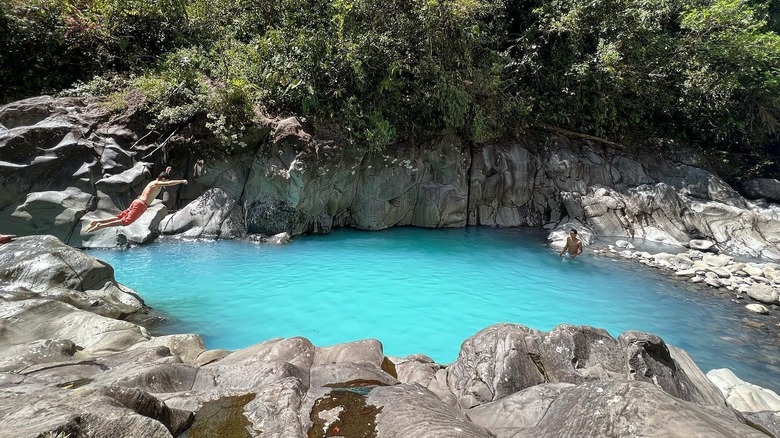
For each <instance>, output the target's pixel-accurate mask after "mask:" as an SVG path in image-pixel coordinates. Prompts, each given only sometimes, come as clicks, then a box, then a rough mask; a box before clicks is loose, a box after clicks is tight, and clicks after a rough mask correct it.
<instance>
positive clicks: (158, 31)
mask: <svg viewBox="0 0 780 438" xmlns="http://www.w3.org/2000/svg"><path fill="white" fill-rule="evenodd" d="M0 7H2V9H0V48H2V49H3V50H0V100H3V101H7V100H10V99H13V98H17V97H21V96H26V95H31V94H37V93H42V92H51V91H57V90H61V89H63V88H65V87H72V88H71V89H70V91H69V92H70V93H87V94H101V93H104V94H108V95H109V96H111V97H110V105H111V106H112V107H116V106H117V105H119V104H120V103H121V102H127V103H128V104H133V105H140V107H141V108H142V109H143V110H145V111H147V112H148V113H149V114H150V115H151V116H152V118H153V120H154V121H155V123H154V128H155V129H159V130H162V131H165V132H169V131H172V130H175V129H177V127H180V126H183V125H186V124H188V123H192V122H193V121H196V120H197V121H198V123H204V120H205V125H206V127H208V128H209V129H211V131H212V133H214V134H215V136H216V137H217V138H218V139H220V140H221V141H222V142H223V144H225V145H234V146H235V145H240V143H241V141H242V140H241V138H242V132H243V131H244V128H245V127H246V126H247V124H248V123H251V122H252V120H253V117H254V116H255V114H257V113H260V112H266V113H270V114H295V115H299V116H302V117H305V118H306V120H307V121H308V122H309V124H310V125H311V126H313V127H315V129H316V127H317V126H325V125H328V126H329V125H333V124H336V125H339V126H341V127H342V128H343V130H342V132H344V133H346V134H345V135H346V136H347V140H349V141H351V142H352V143H353V144H354V145H358V146H364V147H366V148H369V149H371V150H380V149H382V148H384V147H387V146H388V145H391V144H392V143H394V142H398V141H402V140H405V139H416V138H420V137H423V136H427V135H432V134H437V133H440V132H451V133H455V134H457V135H459V136H460V137H461V138H463V139H464V140H466V141H473V142H488V141H492V140H494V139H496V138H499V137H501V136H506V135H520V134H521V133H522V130H523V129H525V128H527V127H529V126H534V125H540V124H541V125H555V126H557V127H560V128H565V129H568V130H573V131H579V132H582V133H586V134H590V135H596V136H602V137H607V138H610V139H613V140H620V139H632V138H633V139H636V138H638V139H644V138H647V137H650V136H661V137H666V138H673V139H678V140H684V141H687V142H692V143H694V144H698V145H701V146H702V148H703V149H705V150H709V151H711V152H712V156H714V157H717V158H718V160H719V161H720V162H722V163H723V164H724V165H726V164H728V166H729V168H731V169H733V171H734V174H735V175H737V174H739V172H742V171H751V172H756V173H765V174H766V173H768V172H771V169H772V168H773V167H778V166H775V164H776V156H777V155H780V151H778V148H780V146H778V145H780V138H779V137H778V131H780V122H778V120H780V101H779V99H780V78H779V76H780V37H778V35H777V33H775V31H776V30H777V29H778V26H779V25H778V23H779V21H778V20H779V18H778V15H777V12H778V7H780V6H778V2H768V1H766V0H601V1H592V0H555V1H553V0H382V1H380V0H277V1H275V2H271V1H257V0H0ZM95 77H98V79H94V78H95ZM101 77H102V78H103V79H99V78H101ZM74 83H75V84H76V85H75V86H72V85H71V84H74ZM724 168H725V167H724Z"/></svg>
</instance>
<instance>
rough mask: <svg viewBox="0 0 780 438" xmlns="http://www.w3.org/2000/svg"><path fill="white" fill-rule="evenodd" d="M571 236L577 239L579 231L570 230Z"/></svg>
mask: <svg viewBox="0 0 780 438" xmlns="http://www.w3.org/2000/svg"><path fill="white" fill-rule="evenodd" d="M569 235H571V237H577V230H575V229H574V228H572V229H571V230H569Z"/></svg>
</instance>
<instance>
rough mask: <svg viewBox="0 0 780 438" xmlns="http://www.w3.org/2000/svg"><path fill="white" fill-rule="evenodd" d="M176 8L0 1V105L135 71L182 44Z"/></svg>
mask: <svg viewBox="0 0 780 438" xmlns="http://www.w3.org/2000/svg"><path fill="white" fill-rule="evenodd" d="M183 5H184V0H181V1H179V0H150V1H146V0H0V102H2V101H8V100H12V99H14V98H19V97H25V96H28V95H31V94H39V93H50V92H55V91H58V90H61V89H63V88H65V87H68V86H70V85H71V84H72V83H74V82H76V81H79V80H80V81H82V82H86V81H89V80H90V79H91V78H92V77H93V76H94V75H96V74H106V73H110V72H112V71H113V72H129V71H139V72H140V71H143V70H144V69H146V68H148V67H150V66H154V65H155V64H156V63H157V62H158V61H159V60H160V55H161V54H162V53H165V52H167V51H168V50H170V49H171V48H173V47H175V46H176V45H177V44H183V43H185V41H186V40H185V39H184V38H183V34H182V31H183V30H185V29H186V28H187V26H186V16H185V15H184V12H185V10H184V9H183V7H182V6H183Z"/></svg>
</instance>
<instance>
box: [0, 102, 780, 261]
mask: <svg viewBox="0 0 780 438" xmlns="http://www.w3.org/2000/svg"><path fill="white" fill-rule="evenodd" d="M146 138H148V136H147V133H145V132H134V131H133V130H131V129H130V128H129V127H127V126H124V125H123V124H122V123H121V122H119V121H116V120H113V121H112V120H111V119H110V118H109V117H108V115H107V114H105V111H103V110H102V109H101V106H100V105H99V104H98V103H96V102H91V101H86V100H79V99H53V98H47V97H40V98H34V99H29V100H25V101H20V102H16V103H12V104H9V105H6V106H4V107H0V231H2V232H4V233H14V234H19V235H28V234H44V233H45V234H52V235H55V236H57V237H59V238H60V239H62V240H63V241H65V242H66V243H68V244H70V245H73V246H76V247H111V246H121V245H126V244H128V243H144V242H147V241H149V240H152V239H154V238H155V237H156V236H157V235H159V234H183V235H186V236H190V237H200V236H203V237H210V238H234V237H240V236H243V235H245V234H247V233H263V234H276V233H280V232H285V231H286V232H290V233H291V234H293V235H294V234H300V233H327V232H328V231H329V230H330V229H331V228H332V227H334V226H335V227H339V226H349V227H356V228H361V229H369V230H375V229H382V228H387V227H393V226H399V225H413V226H419V227H462V226H466V225H487V226H546V227H547V228H549V229H556V228H557V229H561V227H562V226H563V225H565V224H570V223H571V224H577V226H578V227H581V228H585V229H586V230H587V231H588V233H587V235H592V236H595V237H598V236H620V237H636V238H645V239H649V240H653V241H658V242H665V243H670V244H688V242H689V241H690V240H691V239H708V240H710V241H712V242H714V243H716V245H717V248H718V249H722V250H727V251H730V252H733V253H736V254H744V255H748V256H753V257H762V258H766V259H770V260H778V259H780V206H778V205H776V204H769V203H767V202H766V201H765V200H759V201H755V202H754V201H748V200H746V199H745V198H743V197H742V196H740V194H739V193H737V192H736V191H735V190H734V189H732V188H731V187H730V186H728V185H727V184H726V183H725V182H724V181H723V180H721V179H720V178H718V177H717V176H716V175H714V174H712V173H710V172H709V171H707V170H706V165H705V163H703V162H702V161H701V160H700V159H699V158H698V157H697V156H696V155H695V154H693V153H692V152H690V151H685V150H682V149H680V150H678V152H677V153H674V154H670V153H667V156H666V157H664V158H662V157H660V156H659V153H658V152H656V151H657V150H658V149H657V148H656V147H654V146H653V145H652V144H650V143H647V144H644V145H641V146H637V147H633V148H628V147H620V146H617V145H613V144H602V143H593V142H588V141H583V140H577V141H575V140H571V139H568V138H566V137H565V136H561V135H553V134H546V135H541V134H535V135H533V136H529V137H528V138H527V139H525V140H523V141H514V142H504V143H499V144H486V145H465V144H462V143H461V142H460V141H459V140H458V139H457V138H455V137H446V136H445V137H439V138H436V139H432V140H430V141H428V142H425V143H420V144H397V145H393V146H392V147H389V148H387V151H386V152H381V153H372V152H367V151H362V150H359V149H357V148H348V147H345V145H344V144H342V143H339V142H338V141H337V140H332V139H329V138H328V137H327V135H325V134H323V136H322V137H312V136H311V135H310V134H309V133H307V132H306V130H305V129H304V127H303V126H301V124H300V123H298V121H297V119H294V118H291V119H284V120H267V121H265V122H264V123H262V124H260V125H259V126H256V127H254V128H253V131H252V133H251V135H248V137H247V139H248V141H247V142H245V143H248V144H247V145H246V146H244V147H239V146H236V147H237V148H238V149H237V150H233V151H231V152H230V153H224V152H220V150H219V149H216V148H213V147H207V146H204V145H201V144H200V143H199V141H198V139H197V138H196V137H189V138H190V140H187V138H186V137H184V136H182V135H178V136H172V137H167V138H165V139H164V140H165V141H161V142H160V144H159V145H158V144H156V143H151V144H150V143H147V140H146ZM249 139H254V140H249ZM671 149H673V148H671ZM166 164H172V165H173V166H174V168H175V170H174V172H175V176H176V177H184V178H187V179H190V180H191V181H192V183H191V184H190V185H188V186H187V187H185V188H180V189H178V190H177V191H174V192H171V193H168V194H166V195H165V196H167V200H165V201H164V202H163V201H158V202H157V203H155V204H154V205H153V206H152V207H151V212H148V213H146V214H145V215H144V216H143V217H142V219H141V220H140V221H139V222H136V223H135V224H133V225H132V226H130V227H125V228H119V229H117V228H114V229H106V230H101V231H100V232H98V233H95V234H92V235H85V234H83V232H82V230H83V228H84V226H85V224H86V223H87V222H88V221H89V220H93V219H95V218H104V217H108V216H109V215H115V214H116V213H118V211H120V210H121V209H124V208H125V207H127V206H128V205H129V203H130V201H131V200H132V199H133V198H135V197H136V196H137V195H138V194H139V191H140V190H141V189H142V188H143V185H144V183H145V182H147V181H149V180H150V179H151V178H152V175H154V174H156V173H157V172H159V171H161V170H162V169H163V167H164V166H165V165H166ZM766 185H767V184H764V186H766ZM762 187H763V186H762ZM767 199H770V200H772V199H774V198H771V197H767ZM169 209H178V211H177V212H176V214H171V213H170V211H169Z"/></svg>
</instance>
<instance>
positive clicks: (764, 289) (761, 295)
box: [747, 284, 778, 304]
mask: <svg viewBox="0 0 780 438" xmlns="http://www.w3.org/2000/svg"><path fill="white" fill-rule="evenodd" d="M747 295H748V296H749V297H750V298H753V299H754V300H756V301H761V302H762V303H766V304H778V293H777V290H775V289H774V288H772V286H769V285H767V284H754V285H753V286H750V287H749V288H748V290H747Z"/></svg>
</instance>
